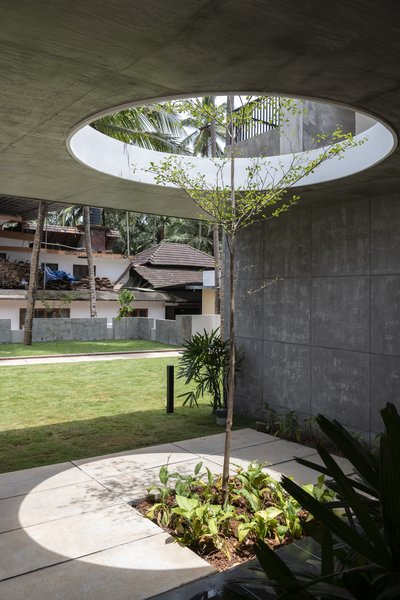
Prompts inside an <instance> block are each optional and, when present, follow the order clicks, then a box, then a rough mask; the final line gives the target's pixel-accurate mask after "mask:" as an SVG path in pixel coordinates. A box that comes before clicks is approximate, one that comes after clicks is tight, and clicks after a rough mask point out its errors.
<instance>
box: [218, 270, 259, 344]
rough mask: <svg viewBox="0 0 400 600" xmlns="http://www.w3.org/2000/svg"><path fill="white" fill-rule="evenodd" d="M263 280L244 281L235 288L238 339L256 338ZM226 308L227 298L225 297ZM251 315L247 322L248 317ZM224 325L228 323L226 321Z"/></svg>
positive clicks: (257, 335)
mask: <svg viewBox="0 0 400 600" xmlns="http://www.w3.org/2000/svg"><path fill="white" fill-rule="evenodd" d="M263 296H264V280H263V279H251V280H248V279H246V280H244V281H243V283H242V284H241V285H240V286H237V294H236V296H235V298H236V333H237V335H238V336H239V337H246V338H258V337H260V328H261V323H262V319H263ZM225 302H226V308H228V304H227V302H228V298H227V295H226V296H225ZM250 314H251V315H253V317H252V319H251V320H249V315H250ZM225 323H226V325H228V323H229V321H228V319H226V321H225Z"/></svg>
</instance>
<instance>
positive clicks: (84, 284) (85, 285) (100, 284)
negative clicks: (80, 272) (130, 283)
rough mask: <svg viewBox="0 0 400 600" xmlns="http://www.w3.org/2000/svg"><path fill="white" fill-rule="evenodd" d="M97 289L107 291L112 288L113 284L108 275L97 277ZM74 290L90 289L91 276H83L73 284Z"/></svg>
mask: <svg viewBox="0 0 400 600" xmlns="http://www.w3.org/2000/svg"><path fill="white" fill-rule="evenodd" d="M95 283H96V290H99V291H106V290H112V289H113V284H112V283H111V281H110V280H109V278H108V277H95ZM73 286H74V287H73V289H74V290H88V289H89V277H81V279H80V280H79V281H77V282H75V283H74V284H73Z"/></svg>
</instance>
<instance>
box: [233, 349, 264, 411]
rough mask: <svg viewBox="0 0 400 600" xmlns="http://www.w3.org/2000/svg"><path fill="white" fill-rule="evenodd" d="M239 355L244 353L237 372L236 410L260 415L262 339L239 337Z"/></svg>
mask: <svg viewBox="0 0 400 600" xmlns="http://www.w3.org/2000/svg"><path fill="white" fill-rule="evenodd" d="M236 347H237V349H238V352H239V356H240V354H241V353H242V356H243V360H242V361H241V362H240V370H239V372H238V373H237V378H236V379H237V386H236V401H235V412H236V414H241V413H242V412H244V413H246V414H251V415H252V416H260V414H261V409H262V407H261V406H260V403H259V398H260V395H262V366H263V359H262V356H263V344H262V341H261V340H250V339H242V338H238V339H237V344H236Z"/></svg>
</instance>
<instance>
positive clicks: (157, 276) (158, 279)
mask: <svg viewBox="0 0 400 600" xmlns="http://www.w3.org/2000/svg"><path fill="white" fill-rule="evenodd" d="M133 269H134V270H135V271H136V272H137V273H138V274H139V275H140V277H142V278H143V279H145V280H146V281H148V282H149V283H150V285H151V286H152V287H153V288H154V289H165V288H170V287H183V286H186V285H203V272H202V271H194V270H190V269H157V268H155V267H146V266H144V265H137V266H135V267H133Z"/></svg>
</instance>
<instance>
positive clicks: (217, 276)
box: [210, 98, 224, 336]
mask: <svg viewBox="0 0 400 600" xmlns="http://www.w3.org/2000/svg"><path fill="white" fill-rule="evenodd" d="M214 102H215V99H214V98H212V103H213V104H214ZM210 147H211V156H212V158H215V157H216V155H217V135H216V131H215V119H211V123H210ZM213 254H214V263H215V308H214V311H215V314H216V315H219V314H220V312H221V288H220V285H221V275H220V273H221V265H220V263H221V257H220V251H219V227H218V225H217V224H216V223H214V225H213ZM220 334H221V335H222V336H223V335H224V332H223V329H222V323H221V327H220Z"/></svg>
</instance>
